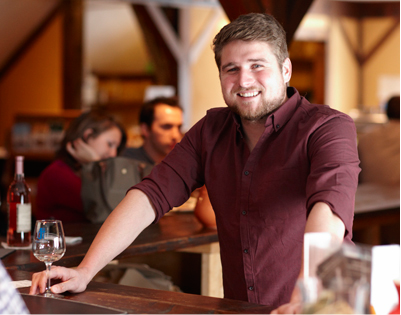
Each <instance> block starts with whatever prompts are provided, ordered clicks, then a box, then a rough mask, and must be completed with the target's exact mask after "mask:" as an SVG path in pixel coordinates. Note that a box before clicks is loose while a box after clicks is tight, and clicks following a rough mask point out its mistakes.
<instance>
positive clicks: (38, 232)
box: [32, 220, 65, 297]
mask: <svg viewBox="0 0 401 315" xmlns="http://www.w3.org/2000/svg"><path fill="white" fill-rule="evenodd" d="M32 251H33V255H34V256H35V257H36V258H37V259H38V260H40V261H43V262H44V263H45V265H46V272H47V286H46V291H45V293H44V294H43V295H44V296H46V297H62V295H58V294H54V293H52V292H51V291H50V270H51V266H52V263H53V262H54V261H57V260H59V259H60V258H61V257H63V256H64V253H65V238H64V230H63V224H62V223H61V221H59V220H38V221H36V224H35V230H34V234H33V242H32Z"/></svg>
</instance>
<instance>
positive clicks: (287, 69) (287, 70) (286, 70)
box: [283, 58, 292, 84]
mask: <svg viewBox="0 0 401 315" xmlns="http://www.w3.org/2000/svg"><path fill="white" fill-rule="evenodd" d="M291 76H292V64H291V60H290V58H286V59H285V60H284V62H283V78H284V82H285V83H287V84H288V83H289V82H290V79H291Z"/></svg>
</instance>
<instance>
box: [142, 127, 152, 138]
mask: <svg viewBox="0 0 401 315" xmlns="http://www.w3.org/2000/svg"><path fill="white" fill-rule="evenodd" d="M149 134H150V128H149V127H148V125H147V124H145V123H142V124H141V135H142V137H144V138H148V137H149Z"/></svg>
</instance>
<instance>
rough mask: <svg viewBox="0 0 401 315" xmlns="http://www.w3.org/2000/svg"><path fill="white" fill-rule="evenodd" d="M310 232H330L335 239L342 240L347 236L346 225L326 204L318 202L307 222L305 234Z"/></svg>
mask: <svg viewBox="0 0 401 315" xmlns="http://www.w3.org/2000/svg"><path fill="white" fill-rule="evenodd" d="M310 232H328V233H330V234H331V235H332V236H333V237H335V238H338V239H339V240H342V239H343V238H344V234H345V225H344V223H343V221H342V220H341V219H340V218H339V217H338V216H337V215H336V214H334V213H333V212H332V211H331V209H330V207H329V206H328V205H327V204H326V203H324V202H317V203H316V204H315V205H314V206H313V208H312V210H311V212H310V214H309V217H308V220H307V221H306V226H305V233H310Z"/></svg>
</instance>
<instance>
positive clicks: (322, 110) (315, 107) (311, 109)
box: [299, 101, 353, 122]
mask: <svg viewBox="0 0 401 315" xmlns="http://www.w3.org/2000/svg"><path fill="white" fill-rule="evenodd" d="M299 109H300V110H301V111H304V113H305V114H306V116H307V117H309V118H312V119H317V120H331V119H333V118H340V119H344V120H346V121H350V122H353V120H352V118H351V117H350V116H349V115H347V114H345V113H343V112H341V111H339V110H337V109H334V108H332V107H330V106H329V105H323V104H314V103H310V102H308V101H302V102H301V105H300V107H299Z"/></svg>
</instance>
